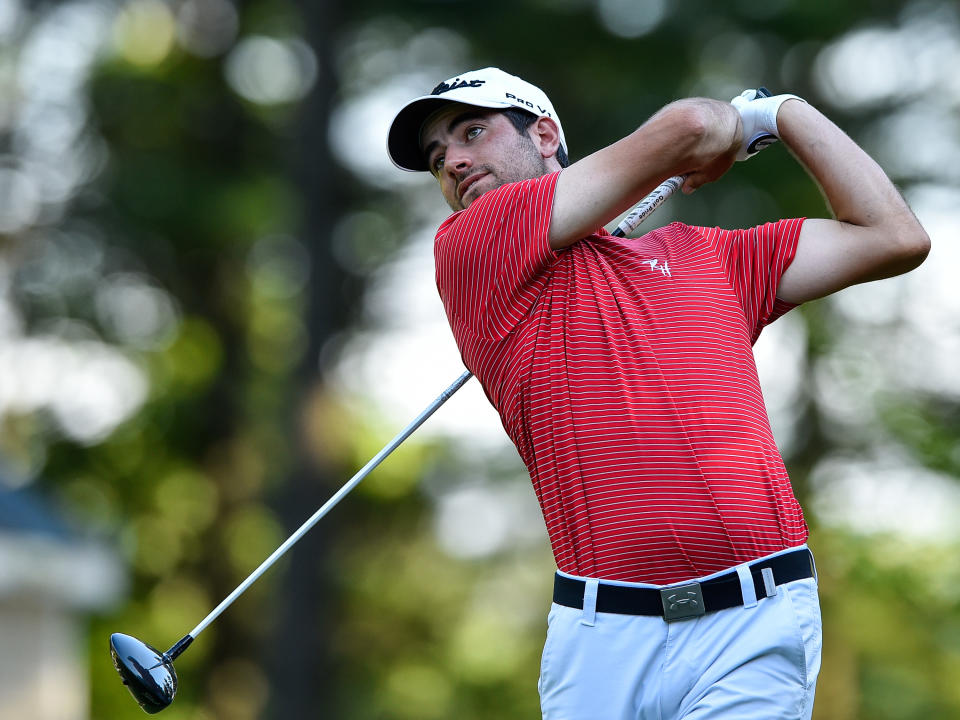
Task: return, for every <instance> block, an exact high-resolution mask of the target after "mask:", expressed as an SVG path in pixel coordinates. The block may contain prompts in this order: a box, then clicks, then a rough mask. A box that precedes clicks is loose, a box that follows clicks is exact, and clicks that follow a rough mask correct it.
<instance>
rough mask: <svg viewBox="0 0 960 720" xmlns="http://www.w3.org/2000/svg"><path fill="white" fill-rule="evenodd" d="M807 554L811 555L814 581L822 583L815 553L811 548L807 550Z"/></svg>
mask: <svg viewBox="0 0 960 720" xmlns="http://www.w3.org/2000/svg"><path fill="white" fill-rule="evenodd" d="M807 555H809V556H810V569H811V570H813V581H814V583H817V584H819V583H820V577H819V576H818V575H817V561H816V560H815V559H814V557H813V553H812V552H811V551H810V550H807Z"/></svg>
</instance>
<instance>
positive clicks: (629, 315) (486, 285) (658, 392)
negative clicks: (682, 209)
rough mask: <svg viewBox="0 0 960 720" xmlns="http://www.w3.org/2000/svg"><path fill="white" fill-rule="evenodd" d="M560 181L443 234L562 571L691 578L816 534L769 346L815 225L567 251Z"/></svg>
mask: <svg viewBox="0 0 960 720" xmlns="http://www.w3.org/2000/svg"><path fill="white" fill-rule="evenodd" d="M558 175H559V173H555V174H551V175H546V176H543V177H540V178H535V179H532V180H527V181H524V182H520V183H514V184H510V185H504V186H502V187H500V188H498V189H496V190H492V191H490V192H488V193H485V194H484V195H483V196H481V197H480V198H478V199H477V200H475V201H474V202H473V203H472V204H471V206H470V207H469V208H468V209H467V210H464V211H461V212H458V213H455V214H454V215H452V216H450V217H449V218H448V219H447V220H446V221H445V222H444V223H443V224H442V225H441V226H440V229H439V231H438V232H437V237H436V244H435V257H436V272H437V286H438V288H439V291H440V297H441V299H442V300H443V304H444V307H445V309H446V313H447V318H448V320H449V322H450V326H451V328H452V330H453V334H454V338H455V339H456V342H457V345H458V347H459V349H460V352H461V355H462V356H463V361H464V363H465V364H466V366H467V368H469V369H470V370H471V371H472V372H473V373H474V374H475V375H476V376H477V378H478V379H479V380H480V383H481V384H482V385H483V389H484V391H485V392H486V395H487V397H488V398H489V400H490V402H491V403H493V405H494V407H495V408H496V409H497V411H498V412H499V413H500V418H501V420H502V421H503V427H504V428H505V429H506V431H507V434H508V435H509V436H510V438H511V439H512V440H513V442H514V444H515V445H516V447H517V450H518V451H519V453H520V456H521V457H522V458H523V461H524V463H525V464H526V466H527V469H528V470H529V472H530V478H531V480H532V481H533V486H534V489H535V491H536V493H537V497H538V499H539V501H540V506H541V509H542V511H543V517H544V520H545V521H546V525H547V531H548V534H549V536H550V543H551V545H552V548H553V553H554V556H555V558H556V561H557V566H558V568H559V569H561V570H563V571H565V572H569V573H573V574H575V575H583V576H590V577H599V578H606V579H611V580H625V581H632V582H648V583H658V584H664V583H672V582H677V581H680V580H685V579H689V578H692V577H697V576H702V575H706V574H709V573H712V572H715V571H717V570H721V569H724V568H727V567H730V566H732V565H735V564H737V563H740V562H744V561H747V560H752V559H754V558H757V557H760V556H762V555H766V554H769V553H772V552H776V551H778V550H782V549H784V548H787V547H791V546H795V545H798V544H800V543H803V542H805V541H806V537H807V528H806V524H805V522H804V519H803V512H802V510H801V508H800V505H799V503H798V502H797V500H796V498H795V497H794V494H793V490H792V488H791V486H790V480H789V478H788V477H787V472H786V469H785V468H784V464H783V460H782V458H781V457H780V453H779V452H778V450H777V447H776V444H775V443H774V439H773V434H772V432H771V430H770V423H769V421H768V419H767V414H766V409H765V407H764V403H763V398H762V396H761V392H760V383H759V380H758V378H757V370H756V366H755V364H754V357H753V350H752V344H753V342H754V341H755V340H756V338H757V337H758V335H759V334H760V331H761V329H762V328H763V327H764V325H766V324H767V323H770V322H772V321H773V320H774V319H776V318H777V317H779V316H780V315H781V314H783V313H784V312H786V311H787V310H789V309H790V307H791V306H790V305H787V304H784V303H781V302H779V301H777V299H776V291H777V284H778V282H779V280H780V277H781V275H782V274H783V271H784V269H785V268H786V267H787V266H788V265H789V263H790V261H791V260H792V259H793V255H794V252H795V250H796V243H797V236H798V235H799V233H800V226H801V224H802V220H783V221H780V222H776V223H770V224H767V225H762V226H759V227H756V228H752V229H748V230H732V231H731V230H720V229H718V228H702V227H690V226H686V225H683V224H680V223H673V224H672V225H669V226H667V227H664V228H660V229H658V230H654V231H653V232H650V233H648V234H646V235H644V236H643V237H641V238H635V239H630V238H627V239H623V238H615V237H612V236H610V235H606V234H605V233H603V232H602V231H601V232H598V233H595V234H593V235H591V236H590V237H588V238H584V239H582V240H579V241H578V242H576V243H574V244H573V245H571V246H570V247H569V248H567V249H565V250H563V251H560V252H555V251H553V250H552V249H551V248H550V244H549V242H548V229H549V226H550V213H551V209H552V206H553V193H554V188H555V187H556V179H557V177H558Z"/></svg>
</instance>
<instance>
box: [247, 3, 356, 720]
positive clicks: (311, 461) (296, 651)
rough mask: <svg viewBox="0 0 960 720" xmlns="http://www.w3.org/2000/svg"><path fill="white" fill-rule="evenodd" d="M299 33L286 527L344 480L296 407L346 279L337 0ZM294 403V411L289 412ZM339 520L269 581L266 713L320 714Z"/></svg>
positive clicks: (328, 682) (328, 683) (313, 373)
mask: <svg viewBox="0 0 960 720" xmlns="http://www.w3.org/2000/svg"><path fill="white" fill-rule="evenodd" d="M299 5H300V8H301V12H302V16H303V19H304V21H305V23H306V27H305V28H304V36H305V39H306V40H307V41H308V42H309V43H310V45H311V46H312V47H313V49H314V51H315V52H316V54H317V60H318V65H319V73H318V76H317V83H316V85H315V86H314V88H313V91H312V93H311V95H310V96H309V97H308V98H306V100H305V101H304V103H303V104H302V106H301V119H300V123H299V132H298V133H297V135H296V138H295V139H294V141H293V142H292V143H291V147H290V161H291V173H292V175H293V177H294V178H295V180H296V182H297V183H298V185H299V186H300V190H301V193H300V194H301V197H302V198H303V199H304V213H303V224H302V228H301V240H302V242H303V243H304V245H305V246H306V247H307V249H308V250H309V254H310V266H311V278H310V289H309V293H308V297H309V306H308V308H307V310H306V318H305V320H306V324H307V331H308V333H309V340H308V348H307V352H306V353H305V354H304V359H303V361H302V363H301V367H300V368H299V371H298V372H297V374H296V377H295V384H296V387H295V388H294V390H293V392H294V397H293V398H292V402H291V404H290V406H291V407H292V408H294V409H295V411H294V412H293V413H291V416H290V418H289V422H290V439H291V444H292V447H293V451H294V452H295V453H296V457H295V459H294V461H293V464H292V470H291V473H290V477H289V478H288V479H287V481H286V482H285V483H284V485H283V488H282V490H281V491H280V496H279V498H278V501H277V505H276V507H277V511H278V515H279V517H280V519H281V521H282V522H283V525H284V527H285V528H286V530H287V531H288V532H292V531H293V530H295V529H296V528H297V527H299V526H300V525H301V524H302V523H303V522H304V521H305V520H306V519H307V518H308V517H309V516H310V515H311V514H312V513H313V512H314V511H315V510H316V509H317V508H318V507H319V506H320V505H322V504H323V503H324V502H325V501H326V500H327V499H328V498H329V496H330V495H331V494H332V492H333V490H332V489H333V488H336V487H337V486H339V485H340V484H341V483H342V482H343V481H344V480H345V479H346V478H344V477H341V474H342V473H341V472H340V471H338V469H337V468H336V467H332V466H331V465H330V464H326V465H323V464H322V463H323V461H318V460H317V458H316V455H317V454H316V453H313V454H312V456H311V453H310V452H309V448H308V447H307V446H306V442H305V440H304V432H303V429H302V427H301V422H300V421H301V418H302V411H303V410H304V409H305V407H306V404H307V403H308V402H310V401H311V398H316V397H318V396H319V395H320V394H321V393H322V390H321V388H322V385H323V383H324V378H323V377H322V368H321V367H320V362H319V358H320V353H321V350H322V348H323V346H324V343H326V342H327V341H328V340H329V339H330V337H331V336H332V335H333V334H334V333H335V332H337V331H339V330H342V329H343V326H344V324H345V323H346V320H347V315H348V312H347V298H346V292H345V290H344V288H345V283H346V282H347V278H345V277H344V274H343V272H342V271H341V270H340V269H339V266H338V265H337V263H336V261H335V259H334V258H333V256H332V254H331V242H330V237H331V233H332V230H333V228H334V226H335V224H336V221H337V219H338V215H339V213H340V212H341V211H342V208H343V207H344V205H345V204H346V203H347V193H346V192H345V183H344V181H343V180H344V178H343V177H342V172H341V170H340V169H339V167H338V166H337V165H336V163H335V161H334V160H333V158H332V156H331V153H330V149H329V144H328V141H327V133H328V127H329V117H330V112H331V109H332V106H333V102H334V98H335V96H336V91H337V78H336V76H335V74H334V71H333V68H334V67H335V63H334V51H333V45H334V41H335V38H336V36H337V29H338V27H339V24H340V20H341V17H340V7H339V3H338V2H335V1H333V0H325V1H324V2H320V3H316V2H301V3H299ZM297 410H299V411H297ZM343 523H344V513H343V512H339V511H338V512H334V513H331V515H329V516H327V517H325V518H324V519H323V520H322V521H321V522H320V523H319V524H318V525H317V526H316V527H315V528H314V529H313V530H311V531H310V532H309V533H308V534H307V535H306V536H304V538H303V539H302V540H301V541H300V542H299V543H298V544H297V546H296V547H295V548H294V549H292V550H291V552H290V562H289V565H288V567H287V569H286V571H285V573H284V577H283V579H282V580H281V582H280V585H279V600H278V602H277V606H276V607H275V608H273V609H272V611H273V612H276V617H277V622H276V632H275V633H271V634H269V635H267V636H266V640H265V642H266V645H267V648H266V652H265V653H264V657H265V658H266V659H267V673H268V676H269V681H270V687H271V698H270V703H269V707H268V712H267V715H266V716H267V717H271V718H298V717H308V716H309V717H317V718H320V717H330V716H331V715H330V714H329V711H330V708H331V707H332V706H333V705H334V704H335V702H334V698H335V695H336V680H335V674H334V672H333V658H332V656H331V652H330V646H331V644H332V643H331V628H332V627H333V626H334V623H335V619H336V617H337V614H336V610H335V605H336V596H337V588H336V583H334V582H333V578H332V575H331V563H330V562H329V554H330V552H331V551H330V548H331V545H332V542H331V538H335V537H337V526H338V525H342V524H343Z"/></svg>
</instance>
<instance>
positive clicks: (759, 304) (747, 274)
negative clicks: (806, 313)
mask: <svg viewBox="0 0 960 720" xmlns="http://www.w3.org/2000/svg"><path fill="white" fill-rule="evenodd" d="M802 226H803V218H795V219H789V220H780V221H778V222H773V223H766V224H765V225H758V226H757V227H753V228H748V229H745V230H718V229H717V228H711V229H709V230H708V229H704V233H705V235H706V237H708V238H710V240H711V241H712V242H713V243H714V250H715V252H716V253H717V257H718V258H719V260H720V263H721V265H722V266H723V271H724V273H725V274H726V276H727V279H728V280H729V282H730V285H731V287H732V288H733V290H734V292H735V293H736V295H737V297H738V299H739V300H740V305H741V306H742V307H743V311H744V314H745V315H746V319H747V327H749V328H750V329H751V342H756V341H757V338H758V337H760V331H761V330H763V328H764V327H765V326H767V325H769V324H770V323H772V322H773V321H774V320H776V319H777V318H778V317H780V316H781V315H783V314H784V313H786V312H788V311H789V310H792V309H793V308H794V307H796V305H794V304H791V303H787V302H784V301H782V300H779V299H777V288H778V287H779V285H780V278H781V277H783V273H784V272H785V271H786V269H787V268H788V267H789V266H790V263H791V262H793V258H794V256H795V255H796V252H797V240H798V238H799V236H800V228H801V227H802Z"/></svg>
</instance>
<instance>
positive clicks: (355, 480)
mask: <svg viewBox="0 0 960 720" xmlns="http://www.w3.org/2000/svg"><path fill="white" fill-rule="evenodd" d="M757 94H758V95H761V94H763V96H764V97H766V96H769V94H770V93H769V92H768V91H767V90H766V89H765V88H761V89H760V90H758V91H757ZM775 140H776V138H774V137H772V136H769V137H767V138H760V139H758V140H756V141H755V142H754V145H755V146H756V147H757V149H759V148H761V147H764V146H765V145H767V144H770V143H771V142H773V141H775ZM683 180H684V178H683V176H676V177H672V178H669V179H668V180H666V181H665V182H664V183H662V184H661V185H659V186H658V187H657V188H656V189H655V190H654V191H653V192H651V193H650V194H649V195H648V196H647V197H646V198H644V199H643V200H642V201H641V202H640V203H639V204H638V205H637V206H636V207H635V208H634V209H633V210H632V211H631V212H630V213H629V214H628V215H627V216H626V217H625V218H624V219H623V221H622V222H621V223H620V224H619V225H618V227H617V229H616V230H615V231H614V232H613V235H615V236H617V237H623V236H625V235H626V234H627V233H629V232H631V231H633V230H634V229H636V227H637V226H638V225H640V223H642V222H643V221H644V220H645V219H646V218H647V217H648V216H649V215H650V214H651V213H652V212H653V211H654V210H656V209H657V208H658V207H660V206H661V205H662V204H663V203H664V201H666V199H667V198H668V197H670V195H672V194H673V193H674V192H675V191H676V190H677V188H679V187H680V186H681V185H682V184H683ZM471 377H472V373H471V372H470V371H469V370H467V371H465V372H464V373H463V374H462V375H460V377H458V378H457V379H456V380H454V381H453V383H451V384H450V386H449V387H447V389H446V390H444V391H443V392H442V393H440V395H439V396H438V397H437V398H436V399H435V400H434V401H433V402H432V403H430V405H428V406H427V407H426V408H425V409H424V410H423V411H422V412H421V413H420V414H419V415H418V416H417V417H416V418H414V419H413V421H411V422H410V424H408V425H407V426H406V427H405V428H404V429H403V430H401V431H400V432H399V433H398V434H397V435H396V436H395V437H394V438H393V439H392V440H391V441H390V442H389V443H387V444H386V445H385V446H384V447H383V449H382V450H380V452H378V453H377V454H376V455H375V456H374V457H373V458H372V459H371V460H370V461H369V462H368V463H367V464H366V465H364V466H363V467H362V468H361V469H360V470H359V471H358V472H357V473H356V474H355V475H354V476H353V477H352V478H350V480H348V481H347V482H346V483H345V484H344V485H343V486H342V487H341V488H340V489H339V490H338V491H337V492H336V493H335V494H334V495H333V496H332V497H331V498H330V499H329V500H327V502H326V503H324V504H323V506H322V507H321V508H320V509H319V510H317V511H316V512H315V513H314V514H313V515H312V516H310V518H308V519H307V521H306V522H304V523H303V525H301V526H300V527H299V528H298V529H297V530H296V531H295V532H294V533H293V534H292V535H291V536H290V537H289V538H287V539H286V540H285V541H284V543H283V544H282V545H280V547H278V548H277V549H276V550H274V552H273V553H272V554H271V555H270V557H268V558H267V559H266V560H264V561H263V562H262V563H261V564H260V566H259V567H258V568H257V569H256V570H254V571H253V572H252V573H250V575H249V576H247V578H246V579H245V580H244V581H243V582H242V583H240V585H238V586H237V588H236V589H235V590H234V591H233V592H231V593H230V594H229V595H228V596H227V597H226V598H224V600H223V601H222V602H221V603H220V604H219V605H217V607H216V608H214V609H213V611H212V612H210V614H209V615H207V616H206V617H205V618H204V619H203V620H201V621H200V623H199V624H198V625H197V626H196V627H195V628H194V629H193V630H191V631H190V632H189V633H187V634H186V635H184V636H183V637H182V638H181V639H180V640H178V641H177V642H176V643H174V644H173V646H171V647H170V649H169V650H167V651H166V652H160V651H159V650H157V649H156V648H154V647H152V646H150V645H148V644H147V643H145V642H142V641H141V640H138V639H137V638H135V637H132V636H130V635H124V634H122V633H113V634H112V635H111V636H110V654H111V656H112V658H113V664H114V666H115V667H116V669H117V672H118V673H120V677H121V679H122V681H123V684H124V685H126V686H127V689H128V690H129V691H130V694H131V695H133V697H134V699H135V700H136V701H137V703H139V705H140V707H141V708H143V710H144V711H145V712H147V713H150V714H153V713H158V712H160V711H161V710H163V709H164V708H166V707H167V706H168V705H170V703H171V702H173V699H174V696H175V695H176V692H177V673H176V671H175V670H174V668H173V661H174V660H176V659H177V657H179V656H180V654H181V653H183V651H184V650H186V649H187V648H188V647H189V646H190V643H192V642H193V641H194V639H196V637H197V636H198V635H199V634H200V633H201V632H203V630H204V629H205V628H206V627H207V626H208V625H209V624H210V623H211V622H213V621H214V620H215V619H216V618H217V617H218V616H219V615H220V614H221V613H222V612H223V611H224V610H226V609H227V608H228V607H229V606H230V605H231V604H233V602H234V600H236V599H237V598H238V597H239V596H240V595H242V594H243V593H244V592H245V591H246V590H247V588H249V587H250V586H251V585H252V584H253V583H254V582H256V580H257V579H258V578H259V577H260V576H261V575H263V573H265V572H266V571H267V570H268V569H269V568H270V567H271V566H272V565H273V564H274V563H275V562H276V561H277V560H278V559H279V558H280V557H281V556H282V555H283V554H284V553H286V552H287V550H289V549H290V548H291V547H292V546H293V545H294V544H295V543H296V542H297V541H298V540H300V538H301V537H303V536H304V535H305V534H306V533H307V532H308V531H309V530H310V529H311V528H312V527H313V526H314V525H316V524H317V522H318V521H319V520H320V519H321V518H322V517H323V516H324V515H326V514H327V513H328V512H329V511H330V510H331V509H332V508H333V507H334V506H336V505H337V504H338V503H339V502H340V501H341V500H342V499H343V498H344V497H345V496H346V495H347V494H348V493H349V492H350V491H351V490H353V488H355V487H356V486H357V485H358V484H359V483H360V482H361V481H362V480H363V479H364V478H365V477H366V476H367V475H369V474H370V472H371V471H372V470H373V469H374V468H376V467H377V466H378V465H379V464H380V463H381V462H382V461H383V460H384V459H385V458H386V457H387V456H388V455H389V454H390V453H392V452H393V451H394V450H395V449H396V448H397V447H398V446H399V445H400V444H401V443H402V442H403V441H404V440H406V439H407V438H408V437H410V435H412V434H413V432H414V431H415V430H416V429H417V428H419V427H420V426H421V425H422V424H423V423H424V422H425V421H426V420H427V418H429V417H430V416H431V415H433V413H434V412H436V410H437V409H438V408H439V407H440V406H441V405H443V404H444V403H445V402H446V401H447V400H449V399H450V397H451V396H452V395H453V394H454V393H455V392H457V391H458V390H459V389H460V388H461V387H463V385H464V383H466V382H467V380H469V379H470V378H471Z"/></svg>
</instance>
